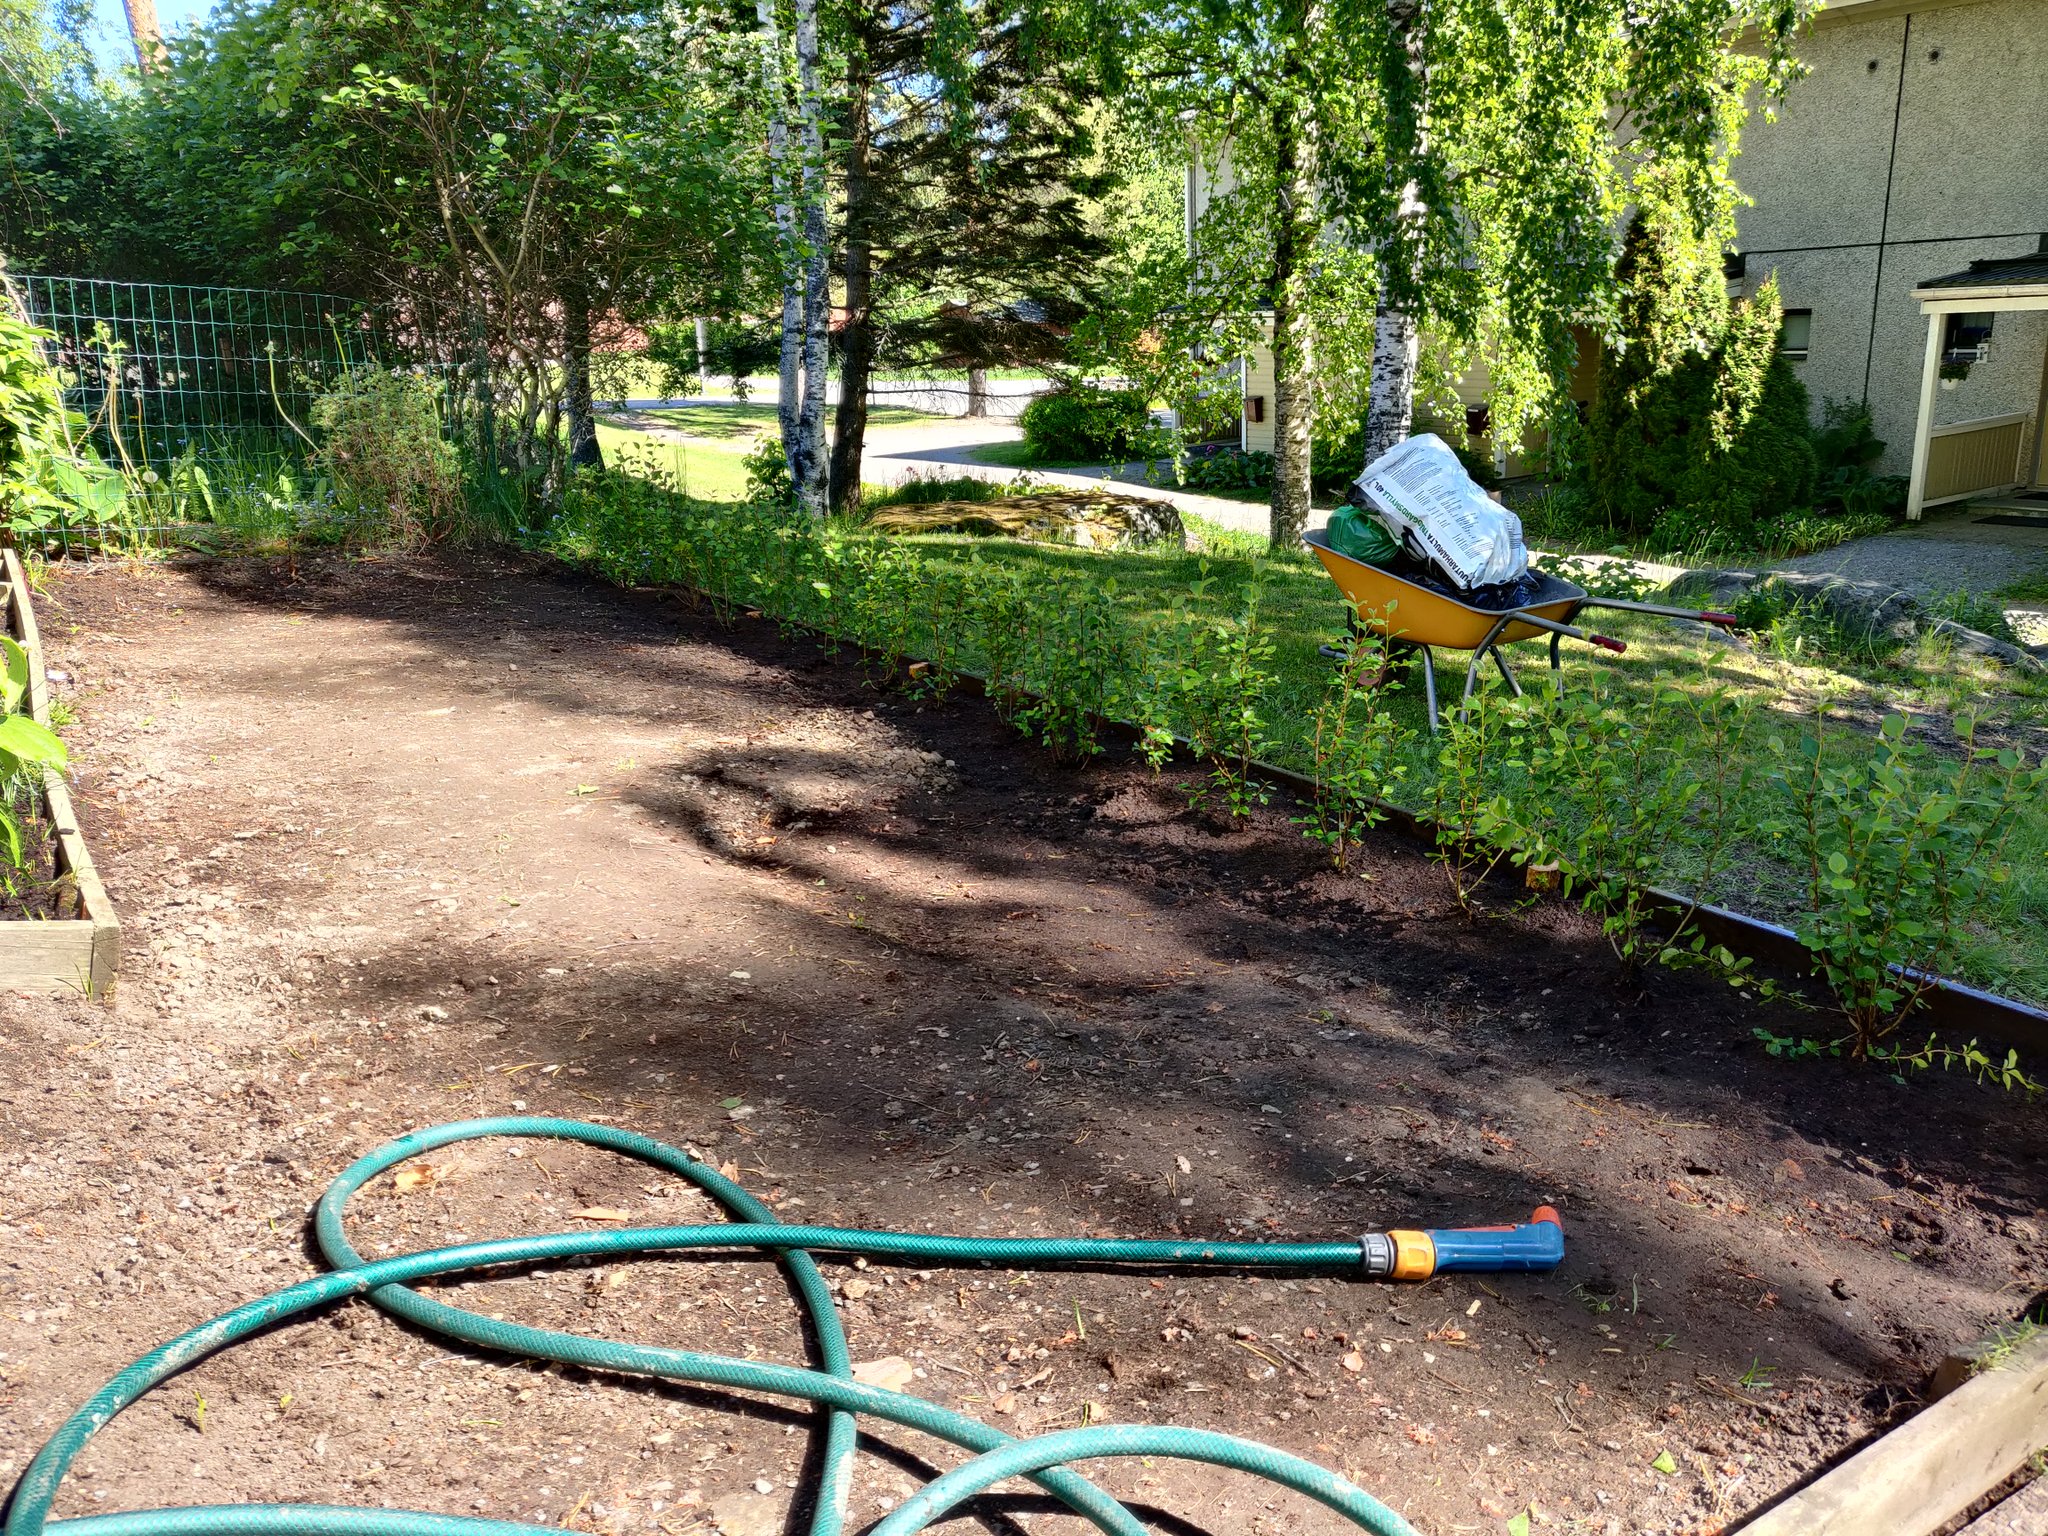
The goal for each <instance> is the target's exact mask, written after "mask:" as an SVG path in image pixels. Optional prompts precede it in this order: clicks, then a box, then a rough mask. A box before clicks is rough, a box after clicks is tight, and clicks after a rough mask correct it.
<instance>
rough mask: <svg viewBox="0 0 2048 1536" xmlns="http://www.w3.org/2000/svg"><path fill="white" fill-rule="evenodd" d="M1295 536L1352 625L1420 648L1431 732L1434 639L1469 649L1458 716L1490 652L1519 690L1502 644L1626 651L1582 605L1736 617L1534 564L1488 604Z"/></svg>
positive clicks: (1728, 620) (1316, 536) (1318, 537)
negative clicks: (1498, 602)
mask: <svg viewBox="0 0 2048 1536" xmlns="http://www.w3.org/2000/svg"><path fill="white" fill-rule="evenodd" d="M1301 541H1302V542H1303V543H1304V544H1306V545H1307V546H1308V547H1309V548H1310V549H1312V550H1314V551H1315V554H1316V558H1317V559H1318V560H1320V561H1322V562H1323V569H1324V570H1326V571H1328V572H1329V573H1330V579H1331V580H1333V581H1335V582H1336V583H1337V589H1338V590H1339V591H1340V592H1342V593H1343V594H1344V598H1345V601H1346V602H1347V603H1349V604H1350V605H1351V609H1352V613H1353V619H1352V624H1353V628H1354V629H1356V628H1358V627H1360V626H1363V627H1364V628H1365V629H1367V630H1369V631H1371V632H1372V633H1374V634H1378V635H1384V636H1385V637H1386V638H1387V639H1388V640H1390V641H1393V642H1395V643H1396V644H1398V645H1400V646H1402V647H1403V648H1412V649H1413V650H1416V651H1419V652H1421V654H1422V688H1423V697H1424V698H1425V700H1426V701H1427V702H1428V705H1429V728H1430V730H1431V731H1434V730H1436V728H1437V700H1436V648H1437V647H1438V646H1441V647H1443V648H1444V649H1445V650H1450V651H1469V652H1471V660H1470V661H1469V662H1468V663H1467V665H1466V667H1465V691H1464V694H1463V695H1462V697H1461V699H1460V701H1459V705H1458V708H1459V712H1460V714H1461V715H1462V713H1463V711H1464V708H1465V705H1466V704H1467V703H1469V702H1470V701H1471V698H1472V690H1473V689H1474V688H1475V687H1477V686H1478V683H1479V668H1480V665H1481V663H1482V662H1483V661H1484V660H1485V659H1486V658H1487V657H1489V656H1491V657H1492V658H1493V662H1494V665H1495V666H1497V667H1499V668H1500V675H1501V678H1502V679H1503V680H1504V681H1505V682H1506V683H1507V685H1508V687H1509V688H1510V689H1512V690H1513V691H1514V693H1515V694H1516V695H1517V696H1518V697H1519V696H1520V694H1521V692H1522V685H1521V684H1520V683H1519V682H1518V681H1516V679H1515V674H1514V670H1513V669H1512V668H1511V667H1509V666H1508V659H1507V657H1505V656H1504V655H1502V654H1501V649H1500V648H1501V647H1502V646H1503V645H1509V644H1512V643H1514V642H1515V641H1517V640H1534V639H1538V638H1540V637H1542V636H1545V635H1548V636H1549V637H1550V668H1551V670H1552V671H1553V672H1554V671H1556V670H1558V647H1559V646H1560V645H1562V644H1563V642H1564V641H1566V640H1583V641H1584V642H1586V644H1588V645H1593V646H1597V647H1599V648H1600V649H1601V650H1604V651H1613V652H1615V653H1616V654H1617V655H1619V654H1620V653H1621V652H1623V651H1626V650H1627V649H1628V647H1627V646H1626V645H1624V644H1623V643H1622V642H1621V641H1619V640H1615V639H1612V638H1610V637H1609V636H1607V635H1600V634H1594V633H1593V632H1592V631H1590V630H1586V629H1581V628H1579V627H1578V626H1577V625H1575V624H1573V623H1572V620H1573V619H1575V618H1577V617H1578V615H1579V614H1580V612H1582V611H1583V610H1585V609H1587V608H1611V609H1618V610H1620V611H1621V612H1624V613H1650V614H1655V615H1657V616H1658V617H1659V618H1666V619H1689V620H1692V621H1694V622H1696V623H1700V624H1718V625H1721V626H1722V627H1724V628H1726V627H1731V626H1733V625H1734V623H1735V616H1734V615H1733V614H1729V613H1713V612H1707V611H1702V610H1699V609H1694V608H1670V607H1666V606H1664V605H1663V604H1661V603H1637V602H1627V601H1624V600H1623V599H1621V598H1618V597H1594V596H1592V595H1591V594H1590V593H1588V592H1587V591H1586V590H1585V588H1583V587H1577V586H1574V585H1572V583H1570V582H1568V581H1566V580H1564V579H1563V578H1562V577H1558V576H1552V575H1549V574H1547V573H1545V572H1542V571H1539V570H1537V569H1536V568H1535V567H1534V566H1531V567H1530V569H1529V574H1528V579H1527V580H1526V581H1525V582H1523V583H1522V584H1520V585H1519V586H1518V587H1517V588H1516V589H1515V592H1514V601H1513V603H1512V605H1511V606H1507V607H1498V606H1496V607H1488V606H1486V604H1485V603H1484V602H1483V601H1481V599H1482V598H1483V596H1484V594H1482V593H1459V592H1457V591H1456V590H1455V589H1453V588H1452V587H1450V586H1449V585H1448V584H1447V583H1443V582H1441V581H1440V579H1438V578H1434V577H1430V576H1428V575H1426V573H1425V572H1424V571H1423V570H1422V569H1421V568H1418V569H1417V570H1416V571H1415V572H1414V573H1412V574H1409V575H1403V574H1401V573H1400V572H1397V571H1393V570H1389V569H1387V568H1386V567H1385V566H1379V565H1372V564H1369V563H1368V562H1366V561H1364V560H1357V559H1353V558H1352V557H1351V556H1350V555H1347V554H1344V553H1343V552H1342V551H1340V550H1337V549H1333V548H1331V546H1330V541H1329V538H1328V537H1327V536H1326V535H1325V534H1324V533H1323V531H1322V530H1321V529H1313V530H1311V531H1310V532H1308V533H1305V534H1303V535H1302V536H1301ZM1418 578H1420V579H1418ZM1325 649H1326V650H1328V649H1329V648H1328V647H1325ZM1390 649H1391V648H1390Z"/></svg>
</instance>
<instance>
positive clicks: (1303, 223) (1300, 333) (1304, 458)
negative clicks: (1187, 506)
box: [1268, 6, 1319, 551]
mask: <svg viewBox="0 0 2048 1536" xmlns="http://www.w3.org/2000/svg"><path fill="white" fill-rule="evenodd" d="M1313 9H1314V8H1313V6H1304V7H1303V8H1302V11H1301V13H1300V25H1301V29H1302V33H1303V34H1304V41H1305V34H1306V31H1307V28H1308V26H1309V24H1310V23H1311V22H1312V20H1313ZM1287 94H1288V93H1283V98H1282V100H1281V102H1280V103H1278V104H1276V105H1275V107H1274V109H1273V155H1274V172H1275V181H1276V183H1277V190H1278V193H1279V204H1280V206H1279V208H1278V209H1277V210H1276V211H1277V214H1278V217H1277V219H1276V220H1275V224H1274V237H1273V517H1272V523H1271V526H1270V532H1269V534H1268V542H1269V543H1270V545H1271V547H1272V548H1273V549H1274V550H1275V551H1279V550H1286V549H1292V548H1293V547H1294V546H1295V544H1296V543H1298V542H1299V541H1300V539H1301V535H1302V530H1303V529H1305V528H1307V527H1308V517H1309V510H1310V505H1311V486H1310V484H1309V458H1310V444H1311V441H1312V434H1313V431H1314V427H1315V406H1314V401H1313V400H1312V398H1311V392H1312V389H1313V379H1314V372H1313V370H1314V367H1315V331H1314V326H1313V322H1312V320H1311V318H1310V315H1309V295H1308V283H1309V264H1310V261H1311V260H1312V258H1313V255H1314V251H1315V243H1316V234H1317V226H1318V223H1319V221H1318V219H1317V216H1316V215H1317V207H1318V197H1317V187H1316V171H1317V166H1316V139H1315V123H1314V120H1313V118H1311V117H1310V116H1309V115H1308V114H1307V113H1306V112H1305V111H1303V110H1302V109H1301V108H1300V107H1299V106H1297V105H1296V104H1295V103H1293V102H1292V101H1290V100H1288V99H1286V95H1287Z"/></svg>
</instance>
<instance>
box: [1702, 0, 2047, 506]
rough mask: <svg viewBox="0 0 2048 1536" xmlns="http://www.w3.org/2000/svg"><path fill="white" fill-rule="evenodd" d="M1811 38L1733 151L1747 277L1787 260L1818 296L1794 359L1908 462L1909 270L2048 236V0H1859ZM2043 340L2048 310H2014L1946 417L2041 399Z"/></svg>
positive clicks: (1924, 271)
mask: <svg viewBox="0 0 2048 1536" xmlns="http://www.w3.org/2000/svg"><path fill="white" fill-rule="evenodd" d="M1799 55H1800V57H1801V59H1802V60H1803V61H1804V62H1805V63H1806V64H1807V66H1808V69H1809V73H1808V74H1807V75H1806V77H1805V78H1804V79H1801V80H1799V81H1797V82H1796V83H1795V84H1794V85H1793V86H1792V88H1791V90H1790V91H1789V92H1788V93H1787V96H1786V99H1785V101H1784V102H1783V104H1782V105H1781V106H1780V108H1779V111H1778V117H1777V121H1775V122H1766V121H1764V120H1763V119H1762V118H1761V117H1760V116H1758V117H1754V118H1752V119H1751V121H1750V125H1749V128H1748V130H1747V131H1746V133H1745V134H1744V137H1743V143H1742V152H1741V154H1740V155H1739V156H1738V157H1737V159H1736V162H1735V179H1736V182H1737V184H1738V185H1740V186H1741V188H1742V190H1743V191H1744V192H1745V193H1746V194H1747V195H1748V196H1749V198H1750V199H1751V206H1749V207H1747V208H1744V209H1743V210H1741V212H1740V214H1739V215H1738V219H1737V227H1738V238H1737V247H1738V249H1739V250H1740V251H1741V252H1742V253H1743V258H1744V265H1745V272H1744V276H1743V278H1742V286H1743V288H1744V290H1745V291H1748V292H1754V291H1755V290H1756V288H1757V287H1758V286H1759V285H1760V284H1761V283H1762V281H1763V280H1764V278H1765V277H1767V276H1768V275H1769V274H1770V273H1771V272H1773V271H1775V272H1776V273H1777V275H1778V285H1779V290H1780V298H1781V301H1782V302H1783V304H1784V305H1785V307H1786V308H1787V309H1807V310H1811V311H1812V313H1813V320H1812V342H1811V346H1810V349H1809V351H1808V354H1807V356H1806V358H1805V359H1804V360H1803V361H1800V362H1798V363H1797V364H1796V366H1797V367H1798V368H1799V370H1800V373H1801V376H1802V377H1803V378H1804V379H1805V381H1806V386H1807V389H1808V391H1809V393H1810V394H1811V395H1812V396H1813V401H1814V407H1815V410H1816V412H1818V411H1819V410H1820V408H1821V406H1822V404H1823V402H1824V401H1826V400H1828V399H1838V400H1852V401H1853V400H1859V399H1863V398H1865V396H1866V394H1867V397H1868V399H1869V402H1870V409H1871V416H1872V418H1873V421H1874V423H1875V425H1876V428H1877V432H1878V435H1879V436H1880V437H1882V438H1884V439H1885V442H1886V453H1885V458H1884V461H1883V465H1882V467H1883V468H1884V469H1886V470H1890V471H1896V472H1899V473H1903V472H1904V471H1905V470H1906V468H1907V465H1908V463H1909V461H1910V459H1911V456H1912V434H1913V426H1914V418H1915V415H1916V413H1917V408H1918V386H1919V379H1920V365H1921V359H1922V356H1923V349H1924V347H1925V344H1926V321H1925V320H1924V319H1923V318H1922V316H1921V314H1920V310H1919V306H1918V304H1917V303H1915V302H1914V300H1913V298H1912V290H1913V289H1914V288H1915V287H1916V286H1917V285H1918V284H1920V283H1921V282H1924V281H1925V280H1927V279H1928V278H1932V277H1938V276H1941V275H1943V274H1945V273H1949V272H1955V271H1959V270H1961V269H1962V268H1964V267H1966V266H1968V265H1969V263H1970V262H1971V261H1973V260H1976V259H1978V258H1981V257H1987V256H2020V255H2026V254H2028V253H2030V252H2033V251H2035V250H2037V249H2039V248H2040V246H2041V242H2042V240H2043V238H2044V236H2048V0H1947V3H1943V0H1934V3H1931V4H1926V3H1923V4H1920V5H1916V6H1913V7H1911V8H1908V7H1906V6H1902V5H1899V4H1896V3H1894V0H1851V3H1848V4H1837V5H1834V6H1832V7H1830V8H1829V9H1828V10H1826V11H1823V12H1822V13H1821V16H1820V18H1819V20H1818V21H1817V23H1816V25H1815V26H1814V28H1813V30H1812V32H1811V33H1810V34H1809V35H1808V36H1807V37H1806V38H1805V39H1803V40H1802V42H1801V44H1800V47H1799ZM2044 347H2048V315H2044V314H2041V313H2038V312H2037V313H2017V314H2003V315H2000V316H1999V317H1998V320H1997V324H1996V328H1995V330H1994V331H1993V334H1992V341H1991V347H1990V356H1989V357H1988V358H1987V359H1986V360H1985V361H1983V362H1981V363H1978V364H1976V365H1974V366H1973V367H1972V368H1971V369H1970V373H1969V377H1967V378H1966V379H1963V380H1960V381H1958V382H1957V383H1955V384H1954V386H1953V387H1952V388H1944V389H1943V390H1942V391H1941V393H1940V395H1939V396H1938V397H1937V399H1936V403H1935V415H1934V425H1936V426H1945V425H1949V424H1951V423H1955V422H1961V421H1971V420H1978V419H1981V418H1984V417H1988V416H1997V415H2003V414H2006V413H2008V412H2025V413H2029V414H2030V416H2031V415H2033V414H2035V413H2037V411H2038V407H2039V404H2040V391H2041V370H2042V356H2043V349H2044ZM2032 430H2033V428H2032V427H2031V426H2030V427H2029V431H2030V433H2031V431H2032ZM2030 449H2031V444H2030V445H2029V451H2028V452H2027V453H2026V454H2025V455H2023V456H2024V457H2026V458H2029V459H2030V458H2031V452H2030Z"/></svg>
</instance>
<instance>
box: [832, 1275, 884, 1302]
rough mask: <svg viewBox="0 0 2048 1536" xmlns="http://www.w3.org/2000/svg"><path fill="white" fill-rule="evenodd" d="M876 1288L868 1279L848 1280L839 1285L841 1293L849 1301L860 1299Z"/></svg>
mask: <svg viewBox="0 0 2048 1536" xmlns="http://www.w3.org/2000/svg"><path fill="white" fill-rule="evenodd" d="M874 1288H875V1287H874V1285H873V1284H872V1283H871V1282H869V1281H866V1280H848V1281H847V1282H846V1283H845V1284H843V1285H841V1286H840V1287H839V1294H840V1295H842V1296H844V1297H845V1298H846V1299H847V1300H848V1301H859V1300H860V1299H861V1297H863V1296H865V1295H867V1293H868V1292H869V1291H872V1290H873V1289H874Z"/></svg>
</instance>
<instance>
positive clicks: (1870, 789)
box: [1768, 714, 2048, 1058]
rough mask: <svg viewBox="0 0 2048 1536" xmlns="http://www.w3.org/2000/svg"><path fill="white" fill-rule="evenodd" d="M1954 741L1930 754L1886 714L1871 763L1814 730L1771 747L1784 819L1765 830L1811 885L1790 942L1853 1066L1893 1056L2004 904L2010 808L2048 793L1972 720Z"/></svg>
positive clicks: (2044, 772) (1962, 722)
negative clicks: (1895, 1044) (1835, 1009)
mask: <svg viewBox="0 0 2048 1536" xmlns="http://www.w3.org/2000/svg"><path fill="white" fill-rule="evenodd" d="M1954 733H1955V738H1956V742H1957V747H1958V750H1956V751H1955V752H1954V753H1953V754H1949V755H1940V754H1937V753H1935V752H1934V750H1933V749H1932V748H1931V747H1929V746H1928V745H1927V744H1926V743H1924V742H1920V741H1915V740H1913V739H1912V738H1911V737H1910V736H1909V735H1908V734H1907V722H1906V718H1905V716H1903V715H1898V714H1892V715H1887V716H1886V717H1885V719H1884V722H1883V724H1882V726H1881V727H1880V728H1879V732H1878V741H1877V753H1876V756H1875V757H1873V758H1870V759H1868V760H1864V759H1861V758H1859V757H1856V756H1852V755H1850V754H1847V753H1844V752H1841V751H1840V750H1839V749H1838V748H1835V747H1833V746H1832V745H1831V744H1830V743H1829V742H1828V740H1827V739H1826V738H1825V737H1824V735H1823V733H1822V732H1821V731H1820V729H1819V728H1818V727H1816V728H1815V729H1813V730H1811V731H1808V732H1804V733H1802V734H1801V735H1799V736H1797V737H1789V738H1787V737H1780V738H1773V740H1772V742H1771V749H1772V753H1773V756H1774V757H1775V759H1776V763H1777V767H1776V769H1775V776H1776V778H1777V780H1778V782H1779V784H1780V785H1781V786H1782V788H1783V790H1784V794H1785V799H1786V803H1787V806H1788V808H1789V809H1788V810H1787V812H1786V813H1785V814H1784V815H1783V816H1782V817H1780V818H1778V819H1776V820H1774V821H1773V822H1772V823H1771V824H1770V825H1769V827H1768V831H1769V832H1770V834H1771V836H1772V838H1773V840H1774V842H1775V843H1776V844H1777V845H1778V846H1779V847H1780V848H1781V849H1782V850H1783V851H1784V852H1785V853H1786V854H1788V855H1789V856H1790V857H1791V858H1792V859H1793V860H1794V861H1795V862H1796V863H1797V864H1798V865H1799V866H1800V867H1801V868H1803V869H1804V871H1805V873H1806V875H1807V902H1806V910H1805V911H1804V912H1803V913H1802V914H1801V916H1800V920H1799V924H1798V931H1799V939H1800V942H1801V943H1802V944H1804V945H1805V946H1806V948H1807V950H1808V951H1809V952H1810V953H1811V954H1812V956H1813V960H1814V970H1815V973H1816V974H1817V975H1819V976H1820V977H1821V978H1822V979H1823V980H1824V981H1825V982H1826V983H1827V985H1828V987H1829V989H1830V990H1831V991H1832V992H1833V993H1834V995H1835V1001H1836V1004H1837V1006H1839V1007H1840V1009H1841V1011H1842V1013H1843V1015H1844V1016H1845V1017H1846V1018H1847V1019H1848V1021H1849V1027H1850V1031H1851V1033H1850V1037H1849V1040H1848V1042H1847V1043H1848V1046H1849V1050H1850V1054H1851V1055H1852V1056H1855V1057H1857V1058H1863V1057H1868V1056H1879V1057H1883V1056H1885V1055H1886V1054H1887V1053H1888V1052H1889V1051H1891V1049H1892V1046H1891V1045H1890V1042H1891V1040H1892V1037H1893V1036H1894V1035H1896V1033H1897V1031H1898V1029H1899V1026H1900V1024H1901V1023H1902V1022H1903V1021H1904V1020H1905V1018H1906V1016H1907V1015H1908V1014H1910V1013H1911V1012H1912V1011H1913V1010H1914V1009H1915V1008H1917V1007H1918V1006H1919V1005H1920V1003H1921V1002H1922V1000H1923V999H1924V998H1925V997H1926V995H1927V993H1928V992H1929V991H1930V990H1931V989H1932V988H1933V986H1934V978H1935V977H1937V976H1942V975H1951V974H1953V973H1954V971H1955V968H1956V965H1957V962H1958V961H1959V960H1960V959H1961V958H1962V956H1963V954H1964V953H1965V951H1966V948H1967V946H1968V945H1969V944H1970V943H1971V942H1972V935H1973V932H1974V930H1975V928H1976V926H1977V925H1978V924H1979V923H1981V922H1982V921H1983V919H1985V918H1986V917H1988V916H1989V915H1990V913H1991V911H1992V910H1993V908H1994V906H1995V905H1996V903H1997V901H1998V900H1999V898H2000V897H2001V896H2002V895H2003V893H2004V890H2005V885H2006V882H2007V880H2008V879H2009V878H2010V873H2011V872H2010V869H2009V867H2008V864H2007V861H2006V858H2005V849H2006V843H2007V841H2008V839H2009V838H2010V836H2011V833H2012V830H2013V826H2014V824H2015V822H2016V821H2017V819H2018V816H2019V813H2020V810H2021V808H2022V807H2023V806H2024V805H2025V804H2026V802H2027V800H2028V799H2029V798H2030V797H2032V796H2035V795H2038V794H2040V793H2041V791H2042V788H2043V787H2044V785H2048V768H2044V767H2043V766H2042V765H2041V764H2040V763H2038V762H2037V763H2035V764H2033V765H2032V766H2029V765H2028V764H2027V762H2026V760H2025V759H2024V758H2023V757H2022V756H2021V754H2020V753H2019V752H2018V751H2017V750H2016V749H2014V748H2011V747H1998V748H1993V747H1980V746H1978V745H1977V722H1976V721H1975V720H1974V719H1972V718H1970V717H1968V716H1964V717H1962V718H1959V719H1957V720H1956V721H1955V722H1954Z"/></svg>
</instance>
